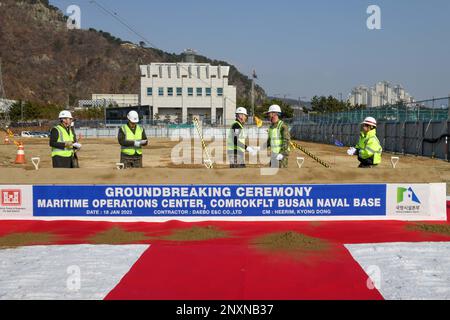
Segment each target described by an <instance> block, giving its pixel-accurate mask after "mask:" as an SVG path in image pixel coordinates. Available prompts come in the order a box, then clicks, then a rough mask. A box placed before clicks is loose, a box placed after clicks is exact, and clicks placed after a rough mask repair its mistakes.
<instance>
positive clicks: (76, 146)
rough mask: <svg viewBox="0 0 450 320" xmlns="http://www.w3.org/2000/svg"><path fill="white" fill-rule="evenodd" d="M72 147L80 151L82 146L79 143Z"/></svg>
mask: <svg viewBox="0 0 450 320" xmlns="http://www.w3.org/2000/svg"><path fill="white" fill-rule="evenodd" d="M72 146H73V147H74V148H75V149H78V150H80V149H81V144H80V143H78V142H76V143H74V144H73V145H72Z"/></svg>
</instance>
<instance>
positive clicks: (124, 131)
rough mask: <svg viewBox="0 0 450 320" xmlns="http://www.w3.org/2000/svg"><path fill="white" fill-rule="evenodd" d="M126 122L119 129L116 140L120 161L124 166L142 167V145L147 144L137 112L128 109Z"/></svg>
mask: <svg viewBox="0 0 450 320" xmlns="http://www.w3.org/2000/svg"><path fill="white" fill-rule="evenodd" d="M127 118H128V123H127V124H125V125H123V126H122V127H121V128H120V129H119V135H118V140H119V144H120V146H121V152H120V162H121V163H123V164H124V165H125V168H142V147H145V146H147V145H148V140H147V135H146V134H145V130H144V128H143V127H141V126H140V125H139V124H138V123H139V114H138V113H137V112H136V111H130V112H129V113H128V115H127Z"/></svg>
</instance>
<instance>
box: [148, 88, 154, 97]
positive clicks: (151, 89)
mask: <svg viewBox="0 0 450 320" xmlns="http://www.w3.org/2000/svg"><path fill="white" fill-rule="evenodd" d="M152 95H153V88H147V96H152Z"/></svg>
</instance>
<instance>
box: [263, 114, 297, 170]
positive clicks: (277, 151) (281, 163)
mask: <svg viewBox="0 0 450 320" xmlns="http://www.w3.org/2000/svg"><path fill="white" fill-rule="evenodd" d="M281 113H282V112H281V107H280V106H279V105H272V106H270V108H269V111H268V112H266V115H267V117H268V118H269V121H270V123H271V125H270V128H269V139H268V141H267V147H268V148H269V147H270V149H271V152H272V155H271V161H270V163H271V167H272V168H287V167H288V159H289V153H290V152H291V149H290V144H291V135H290V132H289V127H288V125H287V124H286V123H284V122H283V121H282V120H281V119H280V116H281Z"/></svg>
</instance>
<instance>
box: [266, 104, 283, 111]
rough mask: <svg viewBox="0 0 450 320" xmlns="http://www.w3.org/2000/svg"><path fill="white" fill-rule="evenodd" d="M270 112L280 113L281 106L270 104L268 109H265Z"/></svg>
mask: <svg viewBox="0 0 450 320" xmlns="http://www.w3.org/2000/svg"><path fill="white" fill-rule="evenodd" d="M271 112H276V113H281V107H280V106H279V105H277V104H274V105H271V106H270V108H269V111H267V112H266V113H271Z"/></svg>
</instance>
